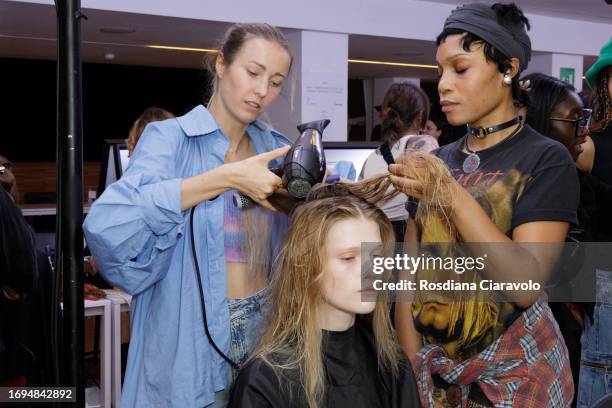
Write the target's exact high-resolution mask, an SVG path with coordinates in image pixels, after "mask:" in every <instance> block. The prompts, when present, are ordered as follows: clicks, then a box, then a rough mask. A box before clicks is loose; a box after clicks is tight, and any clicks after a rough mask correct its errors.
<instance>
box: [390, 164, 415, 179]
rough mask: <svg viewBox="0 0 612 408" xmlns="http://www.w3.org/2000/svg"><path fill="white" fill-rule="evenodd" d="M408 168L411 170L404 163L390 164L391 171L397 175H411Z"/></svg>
mask: <svg viewBox="0 0 612 408" xmlns="http://www.w3.org/2000/svg"><path fill="white" fill-rule="evenodd" d="M408 170H409V169H408V166H405V165H403V164H397V163H396V164H391V165H389V173H391V174H392V175H395V176H402V177H406V176H411V174H410V173H409V171H408Z"/></svg>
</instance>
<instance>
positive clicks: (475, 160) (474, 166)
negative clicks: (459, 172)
mask: <svg viewBox="0 0 612 408" xmlns="http://www.w3.org/2000/svg"><path fill="white" fill-rule="evenodd" d="M517 123H519V124H520V123H521V117H520V116H517V117H515V118H513V119H511V120H509V121H507V122H504V123H502V124H501V125H496V126H491V127H487V128H472V127H470V126H468V134H467V135H465V141H464V142H463V147H464V149H465V150H466V151H467V152H468V157H466V158H465V160H464V161H463V165H462V166H461V167H462V169H463V172H464V173H466V174H470V173H473V172H475V171H476V170H478V167H480V156H478V153H477V152H475V151H473V150H472V149H470V143H469V140H470V135H472V136H474V137H476V138H478V139H484V138H485V137H486V136H487V135H489V134H491V133H495V132H499V131H500V130H503V129H506V128H509V127H510V126H512V125H515V124H517ZM521 129H523V126H518V127H517V128H516V129H515V130H514V131H513V132H512V133H511V134H510V135H509V136H508V137H506V138H505V139H502V140H500V141H499V142H497V143H496V144H494V145H493V146H497V145H498V144H500V143H503V142H506V141H508V140H510V139H512V138H513V137H514V136H516V135H517V134H518V133H519V132H520V131H521ZM493 146H490V147H488V148H487V149H489V148H491V147H493Z"/></svg>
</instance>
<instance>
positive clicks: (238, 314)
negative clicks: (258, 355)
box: [229, 287, 268, 375]
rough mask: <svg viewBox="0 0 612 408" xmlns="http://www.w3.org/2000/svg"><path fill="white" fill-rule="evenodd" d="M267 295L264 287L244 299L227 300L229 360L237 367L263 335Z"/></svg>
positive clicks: (243, 361)
mask: <svg viewBox="0 0 612 408" xmlns="http://www.w3.org/2000/svg"><path fill="white" fill-rule="evenodd" d="M267 294H268V288H267V287H266V288H263V289H262V290H260V291H259V292H257V293H256V294H254V295H253V296H250V297H248V298H245V299H229V312H230V330H231V344H230V353H229V358H231V359H232V360H233V361H234V362H236V363H237V364H238V365H239V366H242V365H243V364H244V363H245V362H246V360H247V359H248V358H249V356H250V355H251V353H252V352H253V351H254V350H255V347H257V343H258V342H259V340H260V339H261V336H262V335H263V331H264V329H265V327H264V317H265V314H266V307H265V301H266V298H267ZM235 374H236V373H234V375H235Z"/></svg>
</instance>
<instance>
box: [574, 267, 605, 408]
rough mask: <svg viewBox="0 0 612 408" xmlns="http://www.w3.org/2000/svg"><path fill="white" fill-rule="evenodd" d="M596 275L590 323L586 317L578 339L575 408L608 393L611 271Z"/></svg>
mask: <svg viewBox="0 0 612 408" xmlns="http://www.w3.org/2000/svg"><path fill="white" fill-rule="evenodd" d="M596 274H597V275H596V276H597V296H596V299H597V303H596V304H595V311H594V313H593V322H592V323H591V322H590V320H589V319H588V318H586V322H585V328H584V333H583V334H582V340H581V343H582V358H581V362H580V383H579V385H578V404H577V407H578V408H588V407H590V406H591V405H592V404H593V403H595V402H596V401H597V400H598V399H600V398H601V397H603V396H604V395H606V394H608V393H612V271H603V270H597V271H596Z"/></svg>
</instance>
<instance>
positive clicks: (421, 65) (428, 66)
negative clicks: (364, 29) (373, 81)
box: [348, 59, 438, 69]
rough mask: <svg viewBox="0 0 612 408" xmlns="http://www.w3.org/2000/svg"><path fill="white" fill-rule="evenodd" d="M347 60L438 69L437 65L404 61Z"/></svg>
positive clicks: (357, 62) (360, 62) (358, 62)
mask: <svg viewBox="0 0 612 408" xmlns="http://www.w3.org/2000/svg"><path fill="white" fill-rule="evenodd" d="M348 62H352V63H355V64H373V65H388V66H392V67H408V68H429V69H438V66H437V65H426V64H408V63H405V62H389V61H372V60H357V59H349V60H348Z"/></svg>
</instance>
